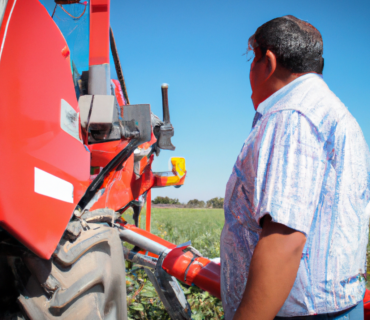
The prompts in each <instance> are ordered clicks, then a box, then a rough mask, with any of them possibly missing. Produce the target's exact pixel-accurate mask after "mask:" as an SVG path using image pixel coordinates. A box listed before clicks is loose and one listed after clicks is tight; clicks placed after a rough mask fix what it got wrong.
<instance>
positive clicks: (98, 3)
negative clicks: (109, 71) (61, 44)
mask: <svg viewBox="0 0 370 320" xmlns="http://www.w3.org/2000/svg"><path fill="white" fill-rule="evenodd" d="M109 7H110V1H109V0H91V2H90V52H89V65H90V66H93V65H99V64H103V63H109Z"/></svg>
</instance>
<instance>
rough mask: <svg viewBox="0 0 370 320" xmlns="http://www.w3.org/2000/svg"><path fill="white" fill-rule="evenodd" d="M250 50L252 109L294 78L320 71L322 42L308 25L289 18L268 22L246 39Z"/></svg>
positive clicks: (314, 30)
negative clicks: (251, 52) (252, 53)
mask: <svg viewBox="0 0 370 320" xmlns="http://www.w3.org/2000/svg"><path fill="white" fill-rule="evenodd" d="M248 45H249V50H253V51H254V53H255V58H254V60H253V63H252V66H251V71H250V81H251V86H252V92H253V93H252V100H253V104H254V106H255V108H257V107H258V105H259V104H260V103H261V102H262V101H263V100H265V99H266V98H268V97H269V96H270V95H271V94H273V93H274V92H276V91H277V90H279V89H280V88H282V87H284V86H285V85H287V84H288V83H289V82H291V81H293V80H294V79H296V78H297V77H299V76H301V75H303V74H306V73H310V72H315V73H318V74H321V73H322V71H323V67H324V59H323V57H322V54H323V41H322V37H321V34H320V32H319V31H318V30H317V29H316V28H315V27H314V26H312V25H311V24H309V23H307V22H305V21H302V20H300V19H297V18H296V17H293V16H284V17H280V18H276V19H273V20H270V21H268V22H266V23H265V24H263V25H262V26H260V27H259V28H258V29H257V31H256V32H255V34H254V35H252V36H251V37H250V38H249V43H248Z"/></svg>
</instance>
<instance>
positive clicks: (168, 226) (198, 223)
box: [123, 208, 370, 320]
mask: <svg viewBox="0 0 370 320" xmlns="http://www.w3.org/2000/svg"><path fill="white" fill-rule="evenodd" d="M123 217H124V218H125V219H126V220H127V221H128V223H132V224H133V219H132V212H128V213H125V214H124V215H123ZM223 224H224V215H223V209H189V208H171V209H162V208H152V225H151V228H152V233H154V234H156V235H158V236H160V237H161V238H163V239H165V240H168V241H170V242H172V243H175V244H181V243H184V242H187V241H189V240H191V242H192V246H193V247H195V248H196V249H198V250H199V251H200V252H201V253H202V254H203V255H204V256H207V257H209V258H215V257H219V256H220V235H221V231H222V228H223ZM140 226H141V228H143V229H144V228H145V210H143V212H142V214H141V218H140ZM369 251H370V245H368V252H369ZM367 257H368V265H369V263H370V254H368V255H367ZM369 269H370V268H369ZM369 271H370V270H368V272H367V274H368V279H370V272H369ZM126 278H127V287H128V309H129V319H131V320H132V319H148V320H150V319H153V320H154V319H158V320H160V319H166V320H169V319H170V318H169V316H168V314H167V312H166V310H165V309H164V307H163V305H162V303H161V301H160V300H159V298H158V297H157V294H156V292H155V289H154V287H153V286H152V285H151V283H150V281H149V280H148V279H147V276H146V274H145V272H144V271H143V270H142V269H136V268H135V266H133V267H132V268H128V269H127V276H126ZM182 287H183V290H184V293H185V295H186V297H187V300H188V302H189V304H190V306H191V308H192V313H193V315H192V318H193V319H194V320H203V319H204V320H211V319H223V309H222V305H221V301H220V300H218V299H216V298H214V297H212V296H210V295H209V294H208V293H205V292H202V291H201V290H199V289H197V288H196V287H190V288H188V287H185V286H182ZM367 287H368V288H369V289H370V281H368V282H367Z"/></svg>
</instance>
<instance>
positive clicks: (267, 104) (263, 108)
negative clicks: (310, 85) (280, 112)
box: [257, 73, 323, 115]
mask: <svg viewBox="0 0 370 320" xmlns="http://www.w3.org/2000/svg"><path fill="white" fill-rule="evenodd" d="M313 77H319V78H321V79H322V78H323V77H322V75H321V74H317V73H308V74H305V75H303V76H300V77H298V78H297V79H295V80H293V81H292V82H290V83H289V84H287V85H286V86H284V87H282V88H281V89H280V90H278V91H276V92H275V93H274V94H272V95H271V96H269V97H268V98H267V99H266V100H264V101H262V102H261V103H260V104H259V106H258V108H257V112H259V113H260V114H262V115H264V114H265V113H266V112H267V111H268V110H269V109H270V108H271V107H272V106H273V105H274V104H275V103H276V102H278V101H279V100H280V99H281V98H282V97H284V96H285V95H286V94H287V93H289V92H290V91H292V90H293V89H294V88H296V87H297V86H298V85H300V84H301V83H302V82H303V81H305V80H307V79H309V78H313Z"/></svg>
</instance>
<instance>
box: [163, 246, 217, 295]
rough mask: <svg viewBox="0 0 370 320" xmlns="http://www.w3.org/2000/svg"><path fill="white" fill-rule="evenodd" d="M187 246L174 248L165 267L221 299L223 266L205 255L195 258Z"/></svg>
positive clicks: (188, 282)
mask: <svg viewBox="0 0 370 320" xmlns="http://www.w3.org/2000/svg"><path fill="white" fill-rule="evenodd" d="M185 248H186V247H180V248H175V249H172V250H171V251H170V252H169V253H168V254H167V256H166V258H165V259H164V261H163V265H162V267H163V269H164V270H165V271H166V272H167V273H168V274H170V275H172V276H174V277H175V278H177V279H179V280H180V281H182V282H185V283H187V284H188V285H192V284H194V285H196V286H197V287H199V288H201V289H202V290H205V291H208V292H209V293H210V294H212V295H214V296H215V297H217V298H219V299H221V287H220V283H221V282H220V273H221V266H220V265H219V264H216V263H214V262H212V261H210V260H209V259H207V258H204V257H198V258H195V259H194V258H193V254H192V253H191V252H190V251H187V252H183V250H184V249H185Z"/></svg>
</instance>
